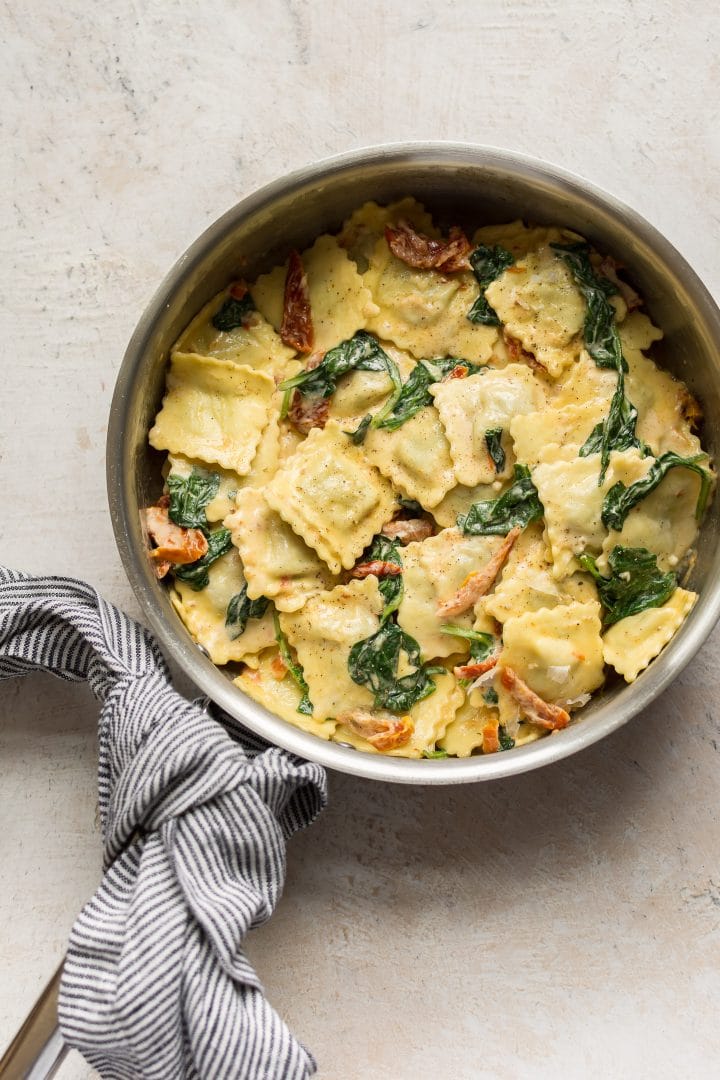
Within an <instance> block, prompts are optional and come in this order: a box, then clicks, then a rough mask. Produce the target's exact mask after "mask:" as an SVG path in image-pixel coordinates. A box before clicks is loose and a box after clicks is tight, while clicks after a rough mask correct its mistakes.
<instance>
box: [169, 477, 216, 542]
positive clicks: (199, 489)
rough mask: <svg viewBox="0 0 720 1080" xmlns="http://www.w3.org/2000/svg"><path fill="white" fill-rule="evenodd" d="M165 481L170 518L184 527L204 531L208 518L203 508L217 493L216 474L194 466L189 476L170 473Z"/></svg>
mask: <svg viewBox="0 0 720 1080" xmlns="http://www.w3.org/2000/svg"><path fill="white" fill-rule="evenodd" d="M166 483H167V489H168V491H169V492H170V506H169V508H168V515H169V517H170V520H171V521H174V522H175V524H176V525H180V526H182V527H183V528H185V529H203V530H204V531H206V530H207V528H208V520H207V516H206V514H205V508H206V507H207V505H208V503H209V502H211V501H212V500H213V499H214V498H215V496H216V495H217V492H218V488H219V487H220V477H219V476H218V474H217V473H211V472H205V470H204V469H202V470H201V469H197V468H194V469H193V471H192V473H191V474H190V476H177V475H175V474H173V473H170V475H169V476H168V478H167V481H166Z"/></svg>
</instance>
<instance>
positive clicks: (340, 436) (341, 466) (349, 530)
mask: <svg viewBox="0 0 720 1080" xmlns="http://www.w3.org/2000/svg"><path fill="white" fill-rule="evenodd" d="M265 497H266V499H267V501H268V503H269V504H270V506H271V507H272V508H273V510H276V511H277V513H278V514H280V516H281V517H282V518H284V520H285V521H287V523H288V524H289V525H290V526H291V527H292V528H293V529H294V530H295V532H296V533H297V534H298V536H301V537H302V538H303V540H304V541H305V543H306V544H308V545H309V546H310V547H311V548H314V549H315V551H317V553H318V555H319V556H320V558H321V559H323V560H324V561H325V562H326V563H327V565H328V566H329V568H330V570H331V571H332V573H334V574H339V573H340V571H341V570H342V569H343V567H344V568H345V569H346V570H350V569H351V568H352V567H353V566H354V565H355V562H356V560H357V558H358V556H359V555H361V554H362V552H363V551H364V550H365V548H366V547H367V546H368V544H369V543H370V541H371V540H372V538H373V536H375V534H376V533H379V532H380V530H381V528H382V526H383V525H384V524H385V523H386V522H387V521H390V519H391V518H392V516H393V513H394V511H395V508H396V502H395V493H394V492H393V489H392V485H391V484H390V483H389V482H388V481H387V480H386V479H385V477H384V476H383V475H382V474H381V473H380V472H379V471H378V470H377V469H376V468H375V467H374V466H373V465H371V463H370V462H369V461H368V459H367V457H366V456H365V454H364V453H363V451H362V449H361V448H360V447H358V446H354V445H353V444H352V442H351V441H350V439H349V438H348V436H347V435H346V434H345V432H344V431H343V430H342V428H341V427H340V425H339V424H338V423H337V422H336V421H334V420H331V421H329V422H328V423H327V425H326V426H325V427H324V428H322V429H321V428H313V430H312V431H311V432H310V434H309V435H308V437H307V439H306V440H305V442H303V443H301V445H300V446H299V447H298V449H297V450H296V451H295V453H294V454H293V455H292V457H291V458H288V460H287V462H286V463H285V466H284V468H282V469H280V470H279V471H278V472H277V473H276V474H275V476H274V477H273V479H272V480H271V481H270V483H269V484H268V486H267V488H266V489H265Z"/></svg>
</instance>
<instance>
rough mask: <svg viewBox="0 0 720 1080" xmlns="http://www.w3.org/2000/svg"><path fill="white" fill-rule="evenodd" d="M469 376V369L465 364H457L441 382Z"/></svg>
mask: <svg viewBox="0 0 720 1080" xmlns="http://www.w3.org/2000/svg"><path fill="white" fill-rule="evenodd" d="M469 374H470V368H469V367H468V366H467V364H458V365H457V366H456V367H454V368H453V369H452V371H449V372H448V373H447V375H446V376H445V378H444V379H443V382H450V380H451V379H465V378H467V376H468V375H469Z"/></svg>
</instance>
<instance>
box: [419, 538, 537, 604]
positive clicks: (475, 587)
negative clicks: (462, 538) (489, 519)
mask: <svg viewBox="0 0 720 1080" xmlns="http://www.w3.org/2000/svg"><path fill="white" fill-rule="evenodd" d="M521 532H522V529H521V528H520V527H519V526H518V525H516V526H515V528H514V529H511V530H510V532H509V533H508V534H507V536H506V537H505V539H504V541H503V543H502V545H501V546H500V548H499V549H498V550H497V551H496V553H495V554H494V555H493V557H492V558H491V559H490V560H489V561H488V562H487V563H486V564H485V566H483V568H482V570H478V571H477V572H476V573H474V574H468V576H467V577H466V578H465V581H463V583H462V585H461V586H460V588H459V589H458V590H457V592H455V593H453V595H452V596H449V597H448V599H447V600H443V602H442V603H441V604H438V608H437V615H438V618H440V619H449V618H450V617H451V616H452V615H460V614H462V612H463V611H467V610H468V608H471V607H472V606H473V604H474V603H475V602H476V600H479V599H480V597H481V596H484V595H485V593H486V592H487V591H488V589H489V588H490V586H491V585H492V583H493V581H494V580H495V578H496V577H497V576H498V574H499V573H500V570H501V568H502V566H503V563H504V562H505V560H506V559H507V557H508V555H509V554H510V552H511V551H512V547H513V544H514V543H515V541H516V540H517V538H518V536H519V535H520V533H521Z"/></svg>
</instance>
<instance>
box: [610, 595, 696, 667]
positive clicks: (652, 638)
mask: <svg viewBox="0 0 720 1080" xmlns="http://www.w3.org/2000/svg"><path fill="white" fill-rule="evenodd" d="M696 600H697V595H696V594H695V593H693V592H686V590H685V589H676V590H675V592H674V593H673V594H672V596H671V597H670V599H669V600H667V601H666V602H665V603H664V604H663V605H662V607H656V608H648V609H647V611H641V612H639V614H637V615H629V616H628V617H627V618H626V619H621V620H620V622H616V623H615V625H614V626H611V627H610V629H609V630H608V632H607V633H606V634H605V637H604V639H603V655H604V658H605V663H606V664H612V666H613V667H614V668H615V670H616V671H617V673H618V675H622V676H623V677H624V679H625V681H626V682H634V681H635V679H637V677H638V675H639V674H640V672H641V671H643V670H644V669H645V668H646V667H647V666H648V664H649V663H650V661H651V660H653V659H654V658H655V657H656V656H657V654H658V653H659V652H660V650H661V649H663V648H664V647H665V645H667V643H668V641H670V638H671V637H672V636H673V634H674V633H675V631H676V630H677V629H678V627H679V626H681V625H682V623H683V622H684V620H685V618H686V616H687V615H688V613H689V612H690V611H691V609H692V607H693V605H694V603H695V601H696Z"/></svg>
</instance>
